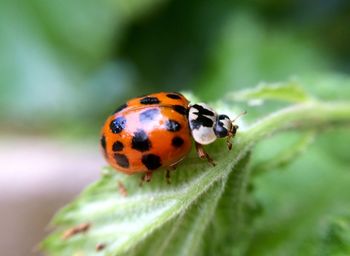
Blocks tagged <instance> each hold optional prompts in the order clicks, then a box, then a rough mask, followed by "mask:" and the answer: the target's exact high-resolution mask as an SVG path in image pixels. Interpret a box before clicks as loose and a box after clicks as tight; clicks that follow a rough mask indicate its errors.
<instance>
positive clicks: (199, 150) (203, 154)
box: [195, 142, 215, 166]
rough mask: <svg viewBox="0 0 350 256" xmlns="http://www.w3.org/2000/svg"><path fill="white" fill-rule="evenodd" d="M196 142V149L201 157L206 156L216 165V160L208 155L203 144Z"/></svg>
mask: <svg viewBox="0 0 350 256" xmlns="http://www.w3.org/2000/svg"><path fill="white" fill-rule="evenodd" d="M195 144H196V151H197V154H198V156H199V158H201V159H204V158H206V159H207V160H208V162H209V163H210V164H211V165H212V166H215V163H214V160H213V159H212V158H211V157H210V156H209V155H208V153H207V152H205V150H204V148H203V145H202V144H199V143H197V142H196V143H195Z"/></svg>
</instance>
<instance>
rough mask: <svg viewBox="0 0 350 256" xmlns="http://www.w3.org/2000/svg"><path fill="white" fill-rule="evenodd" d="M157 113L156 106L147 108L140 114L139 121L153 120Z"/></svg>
mask: <svg viewBox="0 0 350 256" xmlns="http://www.w3.org/2000/svg"><path fill="white" fill-rule="evenodd" d="M159 114H160V112H159V109H158V108H151V109H147V110H145V111H143V112H142V113H141V114H140V122H141V123H142V122H149V121H153V120H154V119H155V118H156V117H157V116H158V115H159Z"/></svg>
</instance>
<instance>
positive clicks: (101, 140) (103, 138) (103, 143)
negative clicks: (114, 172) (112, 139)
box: [100, 135, 106, 150]
mask: <svg viewBox="0 0 350 256" xmlns="http://www.w3.org/2000/svg"><path fill="white" fill-rule="evenodd" d="M100 143H101V146H102V148H103V150H106V137H105V136H104V135H102V137H101V139H100Z"/></svg>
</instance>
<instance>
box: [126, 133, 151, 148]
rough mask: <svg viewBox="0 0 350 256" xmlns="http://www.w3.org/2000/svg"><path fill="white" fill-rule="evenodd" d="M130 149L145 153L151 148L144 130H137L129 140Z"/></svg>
mask: <svg viewBox="0 0 350 256" xmlns="http://www.w3.org/2000/svg"><path fill="white" fill-rule="evenodd" d="M131 147H132V148H133V149H136V150H138V151H141V152H145V151H147V150H149V149H150V148H151V141H150V140H149V139H148V136H147V134H146V132H145V131H144V130H141V129H139V130H137V131H136V132H135V133H134V136H133V137H132V140H131Z"/></svg>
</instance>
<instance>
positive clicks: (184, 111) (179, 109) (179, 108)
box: [173, 105, 187, 115]
mask: <svg viewBox="0 0 350 256" xmlns="http://www.w3.org/2000/svg"><path fill="white" fill-rule="evenodd" d="M173 109H174V110H175V111H176V112H177V113H179V114H181V115H187V109H186V108H185V107H184V106H181V105H174V106H173Z"/></svg>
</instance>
